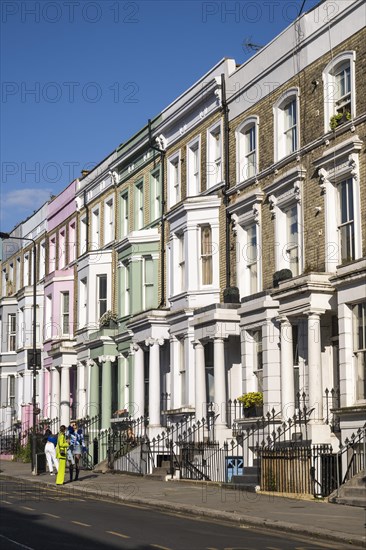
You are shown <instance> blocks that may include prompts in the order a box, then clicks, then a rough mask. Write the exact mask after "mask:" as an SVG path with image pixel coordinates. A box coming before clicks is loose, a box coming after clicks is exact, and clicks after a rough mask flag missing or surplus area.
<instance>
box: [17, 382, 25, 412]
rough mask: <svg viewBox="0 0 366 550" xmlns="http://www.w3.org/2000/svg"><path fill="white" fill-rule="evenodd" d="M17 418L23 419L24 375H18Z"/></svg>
mask: <svg viewBox="0 0 366 550" xmlns="http://www.w3.org/2000/svg"><path fill="white" fill-rule="evenodd" d="M16 380H17V418H19V419H20V418H21V417H22V403H24V399H23V375H22V374H18V375H17V378H16Z"/></svg>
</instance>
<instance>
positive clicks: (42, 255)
mask: <svg viewBox="0 0 366 550" xmlns="http://www.w3.org/2000/svg"><path fill="white" fill-rule="evenodd" d="M45 274H46V241H45V240H43V241H41V244H40V246H39V279H40V280H42V279H43V278H44V276H45Z"/></svg>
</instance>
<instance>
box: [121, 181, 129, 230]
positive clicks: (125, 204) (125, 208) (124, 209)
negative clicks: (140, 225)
mask: <svg viewBox="0 0 366 550" xmlns="http://www.w3.org/2000/svg"><path fill="white" fill-rule="evenodd" d="M129 207H130V206H129V192H128V189H127V190H126V191H124V192H123V193H121V237H126V235H128V230H129Z"/></svg>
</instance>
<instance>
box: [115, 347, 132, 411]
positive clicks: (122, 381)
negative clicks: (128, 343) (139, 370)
mask: <svg viewBox="0 0 366 550" xmlns="http://www.w3.org/2000/svg"><path fill="white" fill-rule="evenodd" d="M128 356H129V352H128V351H125V352H124V353H120V355H119V356H118V409H119V410H122V409H128V408H129V401H130V399H129V377H128Z"/></svg>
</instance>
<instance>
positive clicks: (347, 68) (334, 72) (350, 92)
mask: <svg viewBox="0 0 366 550" xmlns="http://www.w3.org/2000/svg"><path fill="white" fill-rule="evenodd" d="M355 59H356V54H355V52H353V51H349V52H343V53H341V54H340V55H337V56H336V57H335V58H334V59H332V61H331V62H330V63H328V65H327V66H326V67H325V69H324V71H323V85H324V131H325V132H329V130H330V129H334V128H336V127H337V126H339V124H342V123H344V122H347V120H350V119H351V118H354V116H355V114H356V113H355V112H356V95H355V74H354V73H355V69H354V65H355Z"/></svg>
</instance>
